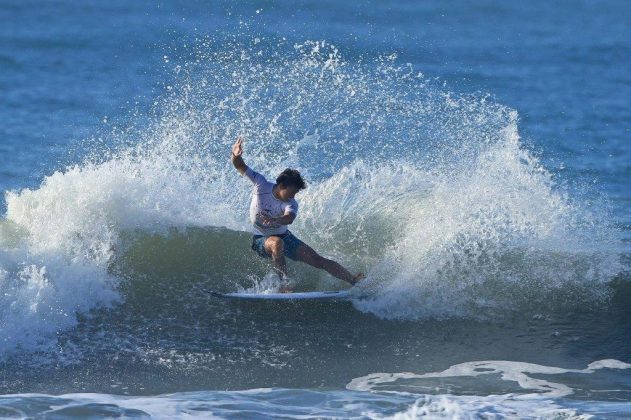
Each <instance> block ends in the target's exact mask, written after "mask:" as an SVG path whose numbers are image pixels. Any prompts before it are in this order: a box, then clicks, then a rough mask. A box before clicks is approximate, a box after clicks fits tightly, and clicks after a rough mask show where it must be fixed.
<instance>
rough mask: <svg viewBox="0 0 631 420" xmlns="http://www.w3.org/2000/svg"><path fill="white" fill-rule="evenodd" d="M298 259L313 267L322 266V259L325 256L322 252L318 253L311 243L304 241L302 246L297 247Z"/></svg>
mask: <svg viewBox="0 0 631 420" xmlns="http://www.w3.org/2000/svg"><path fill="white" fill-rule="evenodd" d="M295 259H296V261H300V262H303V263H305V264H309V265H311V266H313V267H318V268H320V267H321V266H322V261H323V259H324V258H322V256H321V255H320V254H318V253H317V252H316V251H315V250H314V249H313V248H311V247H310V246H309V245H307V244H305V243H304V242H302V243H301V244H300V246H299V247H298V248H297V249H296V258H295Z"/></svg>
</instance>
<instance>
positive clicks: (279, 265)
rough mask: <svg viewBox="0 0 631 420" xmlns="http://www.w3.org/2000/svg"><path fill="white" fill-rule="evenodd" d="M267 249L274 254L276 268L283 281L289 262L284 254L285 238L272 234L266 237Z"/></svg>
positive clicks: (273, 260) (273, 259)
mask: <svg viewBox="0 0 631 420" xmlns="http://www.w3.org/2000/svg"><path fill="white" fill-rule="evenodd" d="M264 246H265V251H267V253H268V254H269V255H271V256H272V262H273V263H274V270H275V271H276V273H277V274H278V277H280V279H281V281H284V280H285V277H287V264H286V263H285V255H284V254H283V249H284V244H283V240H282V239H281V238H279V237H278V236H270V237H268V238H267V239H265V244H264Z"/></svg>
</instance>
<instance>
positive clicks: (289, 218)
mask: <svg viewBox="0 0 631 420" xmlns="http://www.w3.org/2000/svg"><path fill="white" fill-rule="evenodd" d="M262 217H263V221H264V222H266V223H277V224H279V225H291V224H292V223H293V222H294V220H295V219H296V214H295V213H285V214H284V215H282V216H280V217H267V216H262Z"/></svg>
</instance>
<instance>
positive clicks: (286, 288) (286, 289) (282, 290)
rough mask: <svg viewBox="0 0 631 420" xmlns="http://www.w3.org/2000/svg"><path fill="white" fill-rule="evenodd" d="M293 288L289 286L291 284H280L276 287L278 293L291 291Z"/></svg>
mask: <svg viewBox="0 0 631 420" xmlns="http://www.w3.org/2000/svg"><path fill="white" fill-rule="evenodd" d="M293 291H294V290H293V289H292V288H291V285H289V284H283V285H282V286H280V288H279V289H278V292H279V293H291V292H293Z"/></svg>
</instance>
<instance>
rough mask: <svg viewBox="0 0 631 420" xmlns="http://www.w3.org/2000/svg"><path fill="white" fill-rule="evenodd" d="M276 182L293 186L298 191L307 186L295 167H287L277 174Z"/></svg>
mask: <svg viewBox="0 0 631 420" xmlns="http://www.w3.org/2000/svg"><path fill="white" fill-rule="evenodd" d="M276 183H277V184H283V186H285V187H295V188H296V189H297V190H298V191H300V190H304V189H305V188H307V184H306V183H305V180H304V179H302V175H300V172H298V171H297V170H295V169H290V168H287V169H285V170H284V171H283V172H281V173H280V175H278V178H276Z"/></svg>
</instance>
